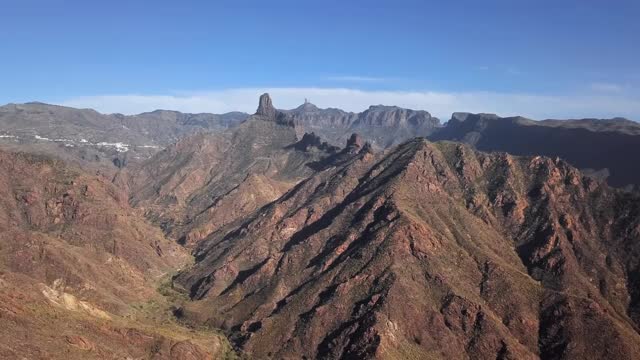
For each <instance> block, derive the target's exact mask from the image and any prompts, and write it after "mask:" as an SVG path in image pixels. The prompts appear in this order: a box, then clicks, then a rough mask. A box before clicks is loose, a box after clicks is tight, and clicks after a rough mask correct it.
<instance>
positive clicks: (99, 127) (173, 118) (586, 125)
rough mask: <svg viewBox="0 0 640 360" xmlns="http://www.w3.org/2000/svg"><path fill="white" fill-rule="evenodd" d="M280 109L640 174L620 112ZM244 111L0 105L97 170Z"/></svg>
mask: <svg viewBox="0 0 640 360" xmlns="http://www.w3.org/2000/svg"><path fill="white" fill-rule="evenodd" d="M279 113H281V114H282V116H283V119H284V118H286V119H287V120H286V121H290V122H294V123H295V124H296V127H295V129H296V134H297V136H298V139H301V138H302V136H303V135H304V133H311V132H313V133H314V134H316V135H317V136H319V137H320V138H321V139H322V140H323V141H327V142H328V143H329V144H330V145H334V146H336V145H337V146H341V145H342V144H344V143H345V142H346V141H347V139H348V138H349V137H350V136H351V134H352V133H358V134H359V135H360V136H361V137H362V138H363V139H364V140H365V141H368V142H369V143H370V144H371V145H372V146H373V148H374V149H377V150H381V149H385V148H388V147H391V146H394V145H398V144H400V143H402V142H404V141H406V140H409V139H411V138H414V137H418V136H420V137H426V138H428V139H429V140H432V141H439V140H449V141H461V142H465V143H467V144H470V145H473V146H474V147H476V148H477V149H479V150H484V151H504V152H508V153H511V154H514V155H535V154H541V155H546V156H551V157H555V156H558V157H561V158H563V159H566V160H567V161H569V162H570V163H571V164H573V165H574V166H576V167H578V168H580V169H582V170H583V171H585V172H586V173H588V174H590V175H592V176H596V177H599V178H603V179H607V181H608V182H609V184H611V185H613V186H617V187H630V186H633V185H638V184H640V168H638V167H635V166H630V163H629V161H628V159H633V158H636V157H637V156H638V155H640V124H638V123H636V122H633V121H630V120H626V119H622V118H616V119H609V120H599V119H581V120H543V121H534V120H530V119H526V118H523V117H507V118H501V117H499V116H496V115H493V114H469V113H454V114H453V115H452V118H451V119H450V120H449V121H448V122H446V123H445V124H444V125H443V124H441V123H440V120H439V119H438V118H435V117H432V116H431V115H430V114H429V113H428V112H426V111H421V110H410V109H403V108H399V107H396V106H382V105H377V106H371V107H370V108H369V109H367V110H365V111H363V112H361V113H352V112H345V111H343V110H340V109H332V108H329V109H320V108H318V107H317V106H315V105H313V104H311V103H309V102H305V103H304V104H302V105H301V106H299V107H297V108H295V109H292V110H279ZM248 117H249V115H248V114H245V113H240V112H232V113H227V114H222V115H216V114H185V113H180V112H176V111H166V110H156V111H153V112H149V113H142V114H138V115H131V116H125V115H121V114H111V115H104V114H100V113H98V112H96V111H94V110H88V109H73V108H68V107H62V106H55V105H47V104H42V103H27V104H19V105H16V104H10V105H5V106H2V107H0V144H1V145H4V146H5V147H7V148H14V149H15V148H20V149H21V150H24V149H25V147H24V146H22V145H24V144H28V145H29V146H28V147H26V148H28V149H31V150H32V151H38V152H43V153H53V154H56V155H58V156H60V157H62V158H64V159H67V160H73V161H77V162H79V163H81V164H84V165H85V166H92V165H93V166H94V167H101V168H102V169H103V170H104V169H109V166H111V171H114V169H113V168H114V167H116V168H119V167H123V166H125V165H126V164H127V163H129V162H134V163H136V162H140V161H142V160H144V159H147V158H149V157H150V156H152V155H153V154H154V153H156V152H157V151H159V150H160V149H163V148H165V147H167V146H168V145H170V144H172V143H175V142H176V141H178V140H179V139H181V138H183V137H185V136H188V135H190V134H194V133H197V132H212V133H221V132H223V131H224V130H226V129H229V128H232V127H234V126H237V125H239V124H240V123H242V122H243V121H245V120H246V119H247V118H248ZM16 146H17V147H16Z"/></svg>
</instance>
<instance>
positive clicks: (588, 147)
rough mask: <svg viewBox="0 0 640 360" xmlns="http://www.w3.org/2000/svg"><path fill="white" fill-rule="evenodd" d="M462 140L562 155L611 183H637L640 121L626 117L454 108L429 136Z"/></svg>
mask: <svg viewBox="0 0 640 360" xmlns="http://www.w3.org/2000/svg"><path fill="white" fill-rule="evenodd" d="M429 138H430V139H431V140H433V141H438V140H451V141H461V142H465V143H467V144H470V145H473V146H474V147H476V148H477V149H479V150H482V151H504V152H508V153H510V154H514V155H543V156H550V157H556V156H557V157H561V158H562V159H565V160H567V161H568V162H569V163H571V164H572V165H573V166H576V167H578V168H580V169H583V171H585V172H586V173H589V174H593V175H594V176H597V177H601V178H606V179H607V182H608V183H609V184H610V185H612V186H616V187H625V186H628V185H639V184H640V167H638V166H635V164H634V162H633V160H632V159H637V158H639V157H640V124H638V123H636V122H633V121H629V120H625V119H611V120H596V119H583V120H544V121H533V120H529V119H525V118H522V117H510V118H500V117H498V116H496V115H492V114H468V113H455V114H453V117H452V118H451V120H449V122H447V124H446V125H445V126H444V127H443V128H441V129H440V130H438V131H437V132H436V133H434V134H433V135H431V136H430V137H429Z"/></svg>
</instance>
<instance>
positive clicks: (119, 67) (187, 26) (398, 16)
mask: <svg viewBox="0 0 640 360" xmlns="http://www.w3.org/2000/svg"><path fill="white" fill-rule="evenodd" d="M0 9H1V11H0V103H8V102H26V101H35V100H37V101H45V102H52V103H60V104H67V105H72V106H79V107H94V108H97V109H98V110H100V111H103V112H123V113H135V112H140V111H146V110H153V109H155V108H168V109H177V110H183V111H191V112H199V111H212V112H223V111H230V110H243V111H249V112H250V111H253V110H254V108H255V105H256V98H255V96H256V94H258V93H260V92H262V91H270V92H272V93H273V95H274V96H273V97H274V102H275V104H276V105H277V106H279V107H283V108H286V107H293V106H296V105H297V104H299V103H301V102H302V101H303V99H304V98H305V97H308V98H310V99H311V101H313V102H314V103H316V104H318V105H319V106H323V107H327V106H336V107H342V108H346V109H347V110H354V111H357V110H362V109H363V108H365V107H366V106H368V105H369V104H377V103H385V104H389V105H394V104H396V105H403V106H409V107H414V108H422V109H425V110H429V111H432V112H433V113H435V114H436V115H438V116H440V117H444V118H448V116H449V112H451V111H473V112H480V111H484V112H497V113H499V114H502V115H513V114H522V115H526V116H530V117H534V118H546V117H583V116H595V117H612V116H626V117H630V118H633V119H635V120H640V61H639V55H640V45H639V44H640V21H638V19H639V18H640V1H635V0H610V1H604V0H602V1H591V0H555V1H546V0H487V1H478V0H474V1H447V2H444V1H437V2H436V1H424V0H423V1H405V0H395V1H376V0H369V1H344V0H343V1H334V0H323V1H300V0H298V1H278V0H272V1H242V0H236V1H144V2H143V1H119V0H118V1H99V2H98V1H73V0H72V1H61V0H40V1H35V0H0Z"/></svg>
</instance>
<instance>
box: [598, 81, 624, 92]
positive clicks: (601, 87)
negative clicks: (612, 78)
mask: <svg viewBox="0 0 640 360" xmlns="http://www.w3.org/2000/svg"><path fill="white" fill-rule="evenodd" d="M590 88H591V90H593V91H599V92H609V93H619V92H622V91H623V90H624V88H625V87H624V86H623V85H620V84H613V83H593V84H591V86H590Z"/></svg>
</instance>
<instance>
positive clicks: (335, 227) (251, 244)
mask: <svg viewBox="0 0 640 360" xmlns="http://www.w3.org/2000/svg"><path fill="white" fill-rule="evenodd" d="M639 241H640V199H639V198H638V196H637V195H636V194H629V193H623V192H621V191H618V190H615V189H611V188H609V187H608V186H607V185H606V184H604V183H601V182H598V181H596V180H593V179H591V178H588V177H584V176H583V175H582V174H581V173H580V172H579V171H578V170H577V169H575V168H573V167H571V166H570V165H568V164H567V163H566V162H564V161H562V160H553V159H549V158H545V157H540V156H536V157H515V156H511V155H507V154H504V153H498V154H486V153H481V152H476V151H474V150H472V149H471V148H470V147H469V146H466V145H460V144H455V143H447V142H442V143H429V142H427V141H426V140H423V139H416V140H412V141H409V142H407V143H406V144H403V145H401V146H399V147H397V148H395V149H394V150H392V151H390V152H387V153H385V154H373V153H370V152H362V151H361V152H358V153H356V154H355V155H353V156H352V157H350V159H349V160H348V161H347V162H345V163H343V165H342V166H337V167H333V168H330V169H328V170H325V171H322V172H319V173H316V174H314V175H313V176H311V177H309V178H308V179H307V180H304V181H303V182H301V183H300V184H299V185H298V186H296V187H294V188H292V189H291V190H289V191H288V192H287V193H286V194H285V195H283V196H282V197H281V198H279V199H278V200H276V201H274V202H273V203H271V204H269V205H267V206H265V207H263V208H262V209H260V210H258V211H257V212H255V213H253V214H251V215H250V216H248V217H247V218H246V220H245V221H244V222H242V223H241V224H239V225H237V226H235V227H233V228H231V229H229V231H227V232H224V233H212V234H210V236H208V237H207V238H206V239H205V240H203V241H202V242H201V243H200V245H199V246H198V249H197V251H196V253H195V254H196V264H195V266H194V267H193V268H190V269H189V270H187V271H184V272H182V273H181V274H180V275H179V276H178V277H177V278H176V279H175V282H174V285H175V286H176V287H179V288H182V289H183V290H184V291H185V292H186V293H187V294H189V295H190V297H191V299H193V300H194V301H193V302H191V303H188V304H186V306H185V308H184V309H182V310H181V311H180V314H181V315H180V316H181V317H183V318H184V319H185V321H191V322H194V323H205V324H208V325H209V326H215V327H221V328H223V329H225V331H226V332H227V333H228V334H229V336H230V337H231V338H232V339H233V341H234V343H235V344H236V345H237V346H238V347H240V348H241V349H242V350H244V351H245V352H246V353H247V354H248V355H249V356H255V357H259V358H290V357H300V356H303V357H307V358H321V359H322V358H331V359H335V358H380V359H387V358H388V359H405V358H453V359H458V358H460V359H466V358H473V359H496V358H497V359H529V358H531V359H535V358H545V359H555V358H568V359H581V358H605V357H610V356H613V357H615V358H625V359H632V358H636V357H638V356H640V347H639V346H638V344H640V334H639V333H638V328H639V325H640V324H639V323H638V316H637V314H638V305H637V304H638V303H639V302H638V292H637V291H636V289H637V284H636V283H637V281H638V280H637V276H636V275H635V274H637V271H638V266H639V261H638V259H639V257H638V254H639V250H640V248H639V245H640V242H639ZM506 294H508V296H505V295H506ZM593 333H598V334H599V336H598V337H595V338H594V337H593V336H590V335H589V334H593Z"/></svg>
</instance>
